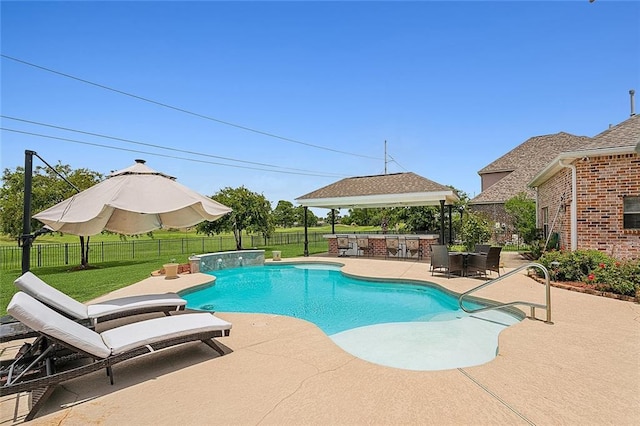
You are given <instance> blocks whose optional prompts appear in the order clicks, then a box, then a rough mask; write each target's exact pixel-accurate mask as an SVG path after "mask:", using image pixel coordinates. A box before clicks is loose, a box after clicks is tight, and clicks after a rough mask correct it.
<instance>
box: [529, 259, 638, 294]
mask: <svg viewBox="0 0 640 426" xmlns="http://www.w3.org/2000/svg"><path fill="white" fill-rule="evenodd" d="M539 262H540V263H541V264H542V265H544V266H545V267H546V268H547V269H548V270H549V273H550V274H551V278H552V279H553V280H555V281H580V282H585V283H587V284H593V285H594V286H595V287H596V288H597V289H599V290H602V291H611V292H614V293H618V294H625V295H630V296H632V295H634V294H635V292H636V289H638V288H640V260H638V259H635V260H627V261H618V260H616V259H614V258H612V257H609V256H607V255H606V254H605V253H602V252H600V251H598V250H576V251H574V252H565V251H555V250H553V251H549V252H547V253H545V254H544V255H542V256H541V257H540V259H539ZM554 262H557V263H554ZM552 263H553V265H552Z"/></svg>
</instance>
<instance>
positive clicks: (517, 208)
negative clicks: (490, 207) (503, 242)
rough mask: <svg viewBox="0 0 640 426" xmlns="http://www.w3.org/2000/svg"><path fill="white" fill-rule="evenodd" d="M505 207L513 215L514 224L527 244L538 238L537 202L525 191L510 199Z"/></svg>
mask: <svg viewBox="0 0 640 426" xmlns="http://www.w3.org/2000/svg"><path fill="white" fill-rule="evenodd" d="M504 209H505V211H506V212H507V213H508V214H509V215H510V216H511V220H512V223H513V226H514V228H515V229H516V232H517V233H518V235H520V237H521V238H522V240H523V241H524V243H525V244H532V243H533V242H535V241H536V240H537V239H538V236H539V233H538V230H537V229H536V202H535V201H534V200H532V199H530V198H529V197H527V194H526V193H525V192H520V193H519V194H518V195H516V196H515V197H513V198H510V199H508V200H507V201H506V202H505V203H504Z"/></svg>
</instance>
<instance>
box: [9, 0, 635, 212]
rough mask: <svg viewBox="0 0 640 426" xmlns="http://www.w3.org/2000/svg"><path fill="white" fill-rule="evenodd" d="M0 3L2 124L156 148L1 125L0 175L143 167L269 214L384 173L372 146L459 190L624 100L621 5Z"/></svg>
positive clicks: (627, 9) (615, 116)
mask: <svg viewBox="0 0 640 426" xmlns="http://www.w3.org/2000/svg"><path fill="white" fill-rule="evenodd" d="M1 7H2V10H1V12H2V17H1V19H2V21H1V24H2V54H3V55H6V56H8V57H11V58H14V59H10V58H7V57H2V60H1V67H2V68H1V72H2V87H1V89H2V94H1V101H2V115H3V116H6V117H13V118H18V119H21V120H28V121H32V122H37V123H42V124H48V125H54V126H58V127H65V128H69V129H73V130H79V131H83V132H89V133H95V134H100V135H104V136H109V137H113V138H120V139H127V140H130V141H136V142H142V143H145V144H151V145H156V146H162V147H166V148H168V149H160V148H157V147H150V146H144V145H139V144H132V143H126V142H123V141H117V140H113V139H108V138H101V137H97V136H91V135H87V134H82V133H77V132H71V131H64V130H61V129H55V128H52V127H45V126H42V125H38V124H30V123H26V122H24V121H17V120H14V119H9V118H3V119H2V127H3V128H4V129H5V130H3V131H2V133H1V137H2V147H1V165H2V168H11V169H15V167H17V166H22V165H23V164H24V150H25V149H30V150H34V151H36V152H38V154H39V155H40V156H42V157H43V158H44V159H45V160H46V161H47V162H49V163H56V162H58V161H60V162H62V163H63V164H69V165H71V167H73V168H81V167H84V168H88V169H91V170H95V171H98V172H101V173H105V174H106V173H108V172H109V171H111V170H116V169H121V168H124V167H127V166H129V165H131V164H133V162H134V161H133V160H134V159H135V158H144V159H146V160H147V164H148V165H149V166H150V167H152V168H155V169H157V170H161V171H164V172H166V173H169V174H171V175H174V176H176V177H177V178H178V181H179V182H181V183H183V184H185V185H187V186H189V187H191V188H193V189H195V190H197V191H199V192H201V193H203V194H205V195H211V194H214V193H215V192H217V191H219V190H220V189H222V188H224V187H234V188H235V187H239V186H241V185H244V186H245V187H247V188H248V189H250V190H251V191H254V192H258V193H262V194H264V195H265V197H266V198H267V199H269V200H270V201H272V202H273V203H274V206H275V203H276V202H277V201H278V200H281V199H284V200H288V201H291V202H294V199H295V198H296V197H299V196H301V195H304V194H306V193H308V192H311V191H313V190H315V189H318V188H320V187H322V186H325V185H328V184H330V183H333V182H335V181H337V180H339V179H341V178H343V177H347V176H363V175H374V174H381V173H383V172H384V170H385V159H384V141H385V140H386V141H387V153H388V154H389V156H390V157H388V158H387V160H388V162H387V163H386V167H387V172H389V173H393V172H406V171H411V172H415V173H417V174H419V175H421V176H424V177H426V178H429V179H431V180H434V181H436V182H439V183H441V184H445V185H453V186H454V187H456V188H458V189H460V190H463V191H465V192H466V193H467V194H469V195H470V196H471V197H473V196H474V195H477V194H478V193H479V192H480V178H479V176H478V174H477V172H478V170H480V169H481V168H483V167H485V166H486V165H488V164H489V163H491V162H492V161H494V160H495V159H497V158H498V157H500V156H502V155H503V154H505V153H507V152H508V151H510V150H511V149H513V148H514V147H516V146H517V145H519V144H520V143H522V142H524V141H525V140H527V139H528V138H530V137H532V136H537V135H543V134H550V133H556V132H559V131H565V132H569V133H573V134H576V135H586V136H594V135H596V134H598V133H600V132H601V131H604V130H605V129H606V128H607V127H608V126H609V124H616V123H619V122H621V121H623V120H625V119H626V118H628V117H629V112H630V106H629V103H630V102H629V94H628V92H629V89H632V88H633V89H635V90H640V84H639V82H640V25H638V23H639V22H640V3H639V2H615V1H607V0H597V1H596V2H594V3H589V2H588V1H587V0H580V1H564V2H521V1H512V2H482V1H474V2H457V1H450V2H430V1H425V2H54V1H52V2H28V1H23V2H11V1H3V2H2V5H1ZM15 59H18V60H20V61H25V62H28V63H31V64H33V65H37V66H38V67H43V68H46V69H49V70H52V71H55V72H57V73H63V74H67V75H70V76H73V77H75V78H76V79H74V78H69V77H65V76H62V75H60V74H57V73H55V72H51V71H47V70H44V69H42V68H37V67H34V66H32V65H27V64H24V63H22V62H18V61H16V60H15ZM78 79H81V80H85V81H87V82H91V83H96V84H98V85H102V86H105V87H108V88H111V89H115V90H117V91H120V92H125V93H127V94H130V95H135V96H138V97H140V98H144V99H147V100H150V101H153V102H156V103H153V102H149V101H145V100H142V99H140V98H136V97H132V96H127V95H125V94H122V93H118V92H116V91H114V90H108V89H106V88H104V87H98V86H96V85H92V84H89V83H87V82H82V81H80V80H78ZM639 103H640V102H639ZM160 104H163V105H164V106H163V105H160ZM179 110H182V111H179ZM225 123H230V124H231V125H230V124H225ZM6 129H10V130H6ZM247 129H251V130H247ZM16 131H20V132H28V133H36V134H40V135H46V136H54V137H58V138H66V139H73V140H76V141H80V142H82V143H74V142H69V141H62V140H58V139H52V138H46V137H41V136H34V135H29V134H25V133H18V132H16ZM274 136H277V137H274ZM90 144H99V145H105V146H111V147H114V148H118V149H109V148H105V147H100V146H95V145H90ZM126 150H134V151H144V153H139V152H131V151H126ZM184 151H188V152H184ZM153 153H155V154H161V155H163V156H168V157H162V156H156V155H153ZM198 154H203V155H198ZM170 157H180V158H170ZM220 157H222V158H220ZM185 158H188V159H191V161H190V160H186V159H185ZM223 158H224V159H223ZM194 160H195V161H194ZM231 160H240V161H231ZM213 163H215V164H213ZM34 164H35V165H39V164H41V163H40V162H39V160H37V159H36V160H35V162H34ZM224 164H227V165H224ZM229 165H232V166H229ZM321 212H322V211H321Z"/></svg>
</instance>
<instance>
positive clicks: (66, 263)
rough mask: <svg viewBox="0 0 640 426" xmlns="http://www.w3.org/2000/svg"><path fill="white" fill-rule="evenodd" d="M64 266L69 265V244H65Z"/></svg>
mask: <svg viewBox="0 0 640 426" xmlns="http://www.w3.org/2000/svg"><path fill="white" fill-rule="evenodd" d="M64 264H65V265H68V264H69V243H64ZM38 266H40V265H38Z"/></svg>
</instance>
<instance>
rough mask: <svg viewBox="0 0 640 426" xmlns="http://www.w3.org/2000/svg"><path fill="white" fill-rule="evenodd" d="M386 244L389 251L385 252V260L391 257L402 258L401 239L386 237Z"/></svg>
mask: <svg viewBox="0 0 640 426" xmlns="http://www.w3.org/2000/svg"><path fill="white" fill-rule="evenodd" d="M385 243H386V246H387V251H386V252H385V256H384V257H385V259H386V258H389V257H400V238H398V237H385Z"/></svg>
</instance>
